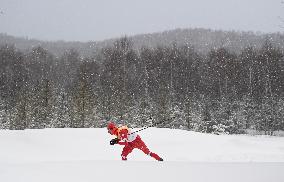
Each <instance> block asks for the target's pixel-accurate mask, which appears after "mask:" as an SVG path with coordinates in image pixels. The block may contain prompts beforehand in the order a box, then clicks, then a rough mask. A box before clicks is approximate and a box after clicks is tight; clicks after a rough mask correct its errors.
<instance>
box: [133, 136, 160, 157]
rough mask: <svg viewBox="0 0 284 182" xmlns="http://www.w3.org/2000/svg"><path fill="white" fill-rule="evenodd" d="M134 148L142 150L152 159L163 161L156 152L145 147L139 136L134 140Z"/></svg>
mask: <svg viewBox="0 0 284 182" xmlns="http://www.w3.org/2000/svg"><path fill="white" fill-rule="evenodd" d="M135 147H136V148H138V149H140V150H142V151H143V152H144V153H145V154H146V155H149V156H151V157H153V158H154V159H156V160H158V161H163V159H162V158H161V157H160V156H158V155H157V154H155V153H153V152H150V150H149V148H148V147H147V145H146V144H145V143H144V142H143V141H142V140H141V138H139V139H138V140H137V142H136V145H135Z"/></svg>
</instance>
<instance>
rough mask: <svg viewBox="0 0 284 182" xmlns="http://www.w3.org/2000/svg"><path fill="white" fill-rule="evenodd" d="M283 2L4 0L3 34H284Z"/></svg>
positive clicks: (0, 4) (0, 12)
mask: <svg viewBox="0 0 284 182" xmlns="http://www.w3.org/2000/svg"><path fill="white" fill-rule="evenodd" d="M281 1H283V0H0V32H1V33H7V34H9V35H15V36H21V37H28V38H36V39H41V40H75V41H89V40H103V39H108V38H113V37H120V36H123V35H134V34H141V33H152V32H159V31H164V30H171V29H175V28H195V27H198V28H211V29H218V30H219V29H222V30H244V31H255V32H256V31H260V32H284V28H281V27H280V25H281V24H282V26H283V27H284V22H282V23H281V20H280V18H279V17H282V18H283V19H284V3H281Z"/></svg>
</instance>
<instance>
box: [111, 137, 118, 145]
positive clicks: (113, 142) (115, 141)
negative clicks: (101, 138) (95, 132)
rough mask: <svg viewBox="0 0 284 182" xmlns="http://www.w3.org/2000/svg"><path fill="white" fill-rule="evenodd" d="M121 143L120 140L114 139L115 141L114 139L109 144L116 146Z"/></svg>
mask: <svg viewBox="0 0 284 182" xmlns="http://www.w3.org/2000/svg"><path fill="white" fill-rule="evenodd" d="M118 142H119V139H118V138H114V139H112V140H111V141H110V142H109V144H110V145H114V144H117V143H118Z"/></svg>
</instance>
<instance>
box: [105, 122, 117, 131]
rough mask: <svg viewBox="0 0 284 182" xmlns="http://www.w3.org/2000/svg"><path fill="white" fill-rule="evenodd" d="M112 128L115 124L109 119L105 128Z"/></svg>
mask: <svg viewBox="0 0 284 182" xmlns="http://www.w3.org/2000/svg"><path fill="white" fill-rule="evenodd" d="M114 128H116V126H115V124H114V123H113V122H112V121H110V122H109V123H108V124H107V129H108V130H113V129H114Z"/></svg>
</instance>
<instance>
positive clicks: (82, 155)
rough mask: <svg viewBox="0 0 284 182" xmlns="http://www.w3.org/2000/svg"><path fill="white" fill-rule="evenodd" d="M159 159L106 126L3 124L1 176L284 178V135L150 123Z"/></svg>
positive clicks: (26, 180) (19, 179)
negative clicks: (15, 127)
mask: <svg viewBox="0 0 284 182" xmlns="http://www.w3.org/2000/svg"><path fill="white" fill-rule="evenodd" d="M139 134H140V136H141V137H142V139H143V140H144V141H145V143H146V144H147V145H148V147H149V148H150V150H151V151H153V152H156V153H157V154H159V155H160V156H162V157H163V158H164V160H165V161H164V162H157V161H154V160H153V159H152V158H150V157H149V156H146V155H145V154H144V153H142V152H141V151H139V150H134V151H133V152H132V153H131V154H130V155H129V157H128V161H127V162H125V161H121V159H120V152H121V150H122V147H123V146H119V145H117V146H110V145H109V140H110V139H111V138H112V137H111V136H110V135H109V134H108V133H107V131H106V129H105V128H101V129H44V130H24V131H9V130H0V181H1V182H2V181H3V182H89V181H90V182H91V181H92V182H95V181H112V182H113V181H135V182H139V181H144V182H145V181H163V182H168V181H176V182H178V181H191V182H193V181H200V182H201V181H202V182H206V181H218V182H227V181H230V182H234V181H236V182H237V181H238V182H243V181H248V182H249V181H250V182H251V181H257V182H262V181H263V182H268V181H273V182H277V181H279V182H283V181H284V173H283V171H284V137H271V136H244V135H211V134H202V133H196V132H189V131H183V130H171V129H161V128H149V129H147V130H143V131H142V132H140V133H139Z"/></svg>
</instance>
